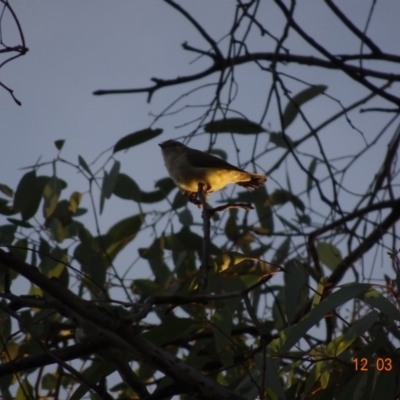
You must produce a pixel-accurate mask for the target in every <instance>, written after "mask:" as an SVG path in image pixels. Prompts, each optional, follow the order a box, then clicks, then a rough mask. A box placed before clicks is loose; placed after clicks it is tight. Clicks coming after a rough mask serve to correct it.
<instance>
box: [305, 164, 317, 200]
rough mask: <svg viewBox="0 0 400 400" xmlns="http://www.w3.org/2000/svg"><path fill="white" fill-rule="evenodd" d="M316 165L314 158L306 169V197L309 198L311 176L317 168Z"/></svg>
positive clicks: (311, 182)
mask: <svg viewBox="0 0 400 400" xmlns="http://www.w3.org/2000/svg"><path fill="white" fill-rule="evenodd" d="M317 163H318V160H317V159H316V158H313V159H312V161H311V163H310V166H309V167H308V175H307V195H308V197H310V192H311V188H312V184H313V179H312V178H313V176H314V173H315V170H316V168H317Z"/></svg>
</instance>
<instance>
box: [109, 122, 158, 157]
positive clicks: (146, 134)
mask: <svg viewBox="0 0 400 400" xmlns="http://www.w3.org/2000/svg"><path fill="white" fill-rule="evenodd" d="M162 132H163V130H162V129H150V128H148V129H143V130H141V131H137V132H134V133H130V134H129V135H126V136H124V137H123V138H122V139H120V140H118V142H117V143H116V144H115V146H114V151H113V154H115V153H116V152H118V151H121V150H126V149H129V148H131V147H133V146H137V145H139V144H141V143H144V142H147V141H148V140H151V139H154V138H155V137H157V136H159V135H161V134H162Z"/></svg>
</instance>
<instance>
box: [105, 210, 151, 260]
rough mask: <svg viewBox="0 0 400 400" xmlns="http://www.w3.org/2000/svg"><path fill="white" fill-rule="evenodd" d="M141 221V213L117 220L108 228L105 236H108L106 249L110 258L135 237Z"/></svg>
mask: <svg viewBox="0 0 400 400" xmlns="http://www.w3.org/2000/svg"><path fill="white" fill-rule="evenodd" d="M143 221H144V216H143V215H142V214H138V215H133V216H131V217H128V218H125V219H123V220H121V221H119V222H117V223H116V224H115V225H113V226H112V227H111V228H110V229H109V231H108V232H107V235H106V236H107V237H110V242H109V243H108V244H107V247H106V251H107V254H108V256H109V257H110V259H111V260H113V259H114V258H115V257H116V255H117V254H118V253H119V252H120V251H121V250H122V249H123V248H124V247H125V246H126V245H127V244H128V243H129V242H130V241H132V240H133V239H134V238H135V237H136V235H137V233H138V232H139V231H140V227H141V226H142V223H143Z"/></svg>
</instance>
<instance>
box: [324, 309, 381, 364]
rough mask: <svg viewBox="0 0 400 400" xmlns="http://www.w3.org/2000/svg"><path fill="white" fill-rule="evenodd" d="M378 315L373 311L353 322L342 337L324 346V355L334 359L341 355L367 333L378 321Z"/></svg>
mask: <svg viewBox="0 0 400 400" xmlns="http://www.w3.org/2000/svg"><path fill="white" fill-rule="evenodd" d="M378 318H379V314H378V312H377V311H375V310H373V311H371V312H369V313H368V314H366V315H364V316H362V317H361V318H360V319H357V320H356V321H354V322H353V324H352V325H351V326H350V328H349V329H347V330H346V333H345V334H344V335H340V336H338V337H336V338H335V339H334V340H332V342H330V343H329V344H328V346H326V349H325V351H326V355H327V356H328V357H332V358H335V357H337V356H339V355H340V354H341V353H343V352H344V351H345V350H346V349H347V348H348V347H349V346H350V345H351V344H352V343H353V342H354V341H355V340H356V339H357V338H358V337H359V336H361V335H363V334H364V333H365V332H367V331H368V329H369V328H371V326H372V325H373V324H374V323H375V322H376V321H377V320H378Z"/></svg>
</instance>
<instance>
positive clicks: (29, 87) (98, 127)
mask: <svg viewBox="0 0 400 400" xmlns="http://www.w3.org/2000/svg"><path fill="white" fill-rule="evenodd" d="M233 3H234V2H232V1H227V0H221V1H212V0H202V1H201V2H181V3H180V4H182V5H184V6H185V7H187V9H188V11H190V12H191V13H192V14H193V15H194V16H195V17H196V18H197V20H198V21H199V22H200V23H202V24H203V25H204V27H205V28H206V29H207V31H208V32H210V33H211V35H212V36H213V37H215V38H216V39H222V38H223V37H224V35H225V34H226V33H227V30H228V29H229V27H230V24H231V22H232V20H233V15H234V7H233V6H232V4H233ZM336 3H337V5H338V6H339V7H342V9H343V10H345V12H346V15H347V16H348V17H349V18H350V19H351V20H352V21H354V22H355V23H356V24H357V26H358V27H359V28H361V29H362V28H363V27H364V25H365V22H366V20H367V17H368V11H369V6H370V4H371V2H366V1H360V0H358V1H352V2H348V1H344V0H341V1H337V2H336ZM11 4H12V6H13V9H14V11H15V13H16V14H17V16H18V18H19V21H20V23H21V26H22V29H23V32H24V35H25V40H26V45H27V47H28V48H29V52H28V53H27V55H25V56H24V57H21V58H19V59H17V60H15V61H13V62H10V63H8V64H7V65H5V66H4V67H3V68H1V69H0V81H1V82H2V83H4V84H5V85H7V86H8V87H10V88H11V89H12V90H14V95H15V96H16V97H17V98H18V100H19V101H21V103H22V106H18V105H16V104H15V103H14V101H13V100H12V98H11V97H10V95H9V94H8V93H7V92H6V91H4V90H2V89H1V88H0V113H1V114H0V115H1V138H2V142H1V143H2V144H1V145H0V183H4V184H7V185H9V186H10V187H11V188H13V189H15V188H16V185H17V183H18V181H19V180H20V178H21V176H22V175H23V174H24V173H25V172H26V171H23V170H21V168H23V167H27V166H31V165H34V164H35V163H36V162H37V160H38V159H39V158H40V157H42V158H41V160H42V161H45V160H46V161H50V160H52V159H53V158H54V157H55V156H56V154H57V151H56V148H55V146H54V141H55V140H58V139H65V140H66V143H65V145H64V148H63V151H62V156H63V158H65V159H67V160H70V161H71V162H74V163H77V157H78V155H81V156H82V157H83V158H84V159H85V160H86V161H87V162H88V163H90V162H92V161H94V160H95V159H96V158H97V157H98V156H99V155H100V154H101V153H102V152H104V151H105V150H107V149H109V148H110V147H112V146H113V145H114V144H115V143H116V142H117V141H118V139H120V138H121V137H123V136H125V135H127V134H129V133H132V132H135V131H137V130H141V129H144V128H146V127H148V126H149V125H150V124H152V123H153V122H154V115H155V114H157V113H159V112H161V111H162V110H163V109H164V108H165V107H166V106H167V105H168V104H169V103H170V102H171V101H172V100H173V99H175V98H176V97H177V96H178V95H179V94H180V93H183V90H187V89H188V88H190V87H191V86H190V85H186V86H185V87H183V86H181V87H178V88H166V89H162V90H160V91H159V92H157V93H155V94H154V96H153V99H152V101H151V103H150V104H149V103H147V97H146V94H136V95H110V96H94V95H93V92H94V91H96V90H99V89H125V88H138V87H146V86H149V85H151V82H150V79H151V78H152V77H159V78H165V79H167V78H174V77H177V76H181V75H185V74H189V73H190V74H191V73H194V72H197V71H199V70H201V69H202V68H204V66H206V65H207V62H206V60H203V59H200V60H197V61H196V62H194V61H195V59H196V56H194V55H193V54H192V53H188V52H185V51H184V50H182V47H181V44H182V43H183V42H185V41H187V42H188V43H189V44H191V45H193V46H198V47H202V48H207V47H205V46H206V45H205V43H204V40H203V39H202V38H200V37H199V35H198V34H197V32H195V31H194V30H193V28H192V27H191V26H190V24H189V23H188V22H187V21H186V20H184V19H183V17H182V16H181V15H180V14H179V13H177V12H176V11H175V10H173V9H172V8H171V7H169V6H168V5H167V4H165V3H164V2H160V1H159V2H155V1H146V2H144V1H143V2H137V1H127V0H119V1H118V2H115V1H104V0H103V1H98V0H96V1H95V0H85V1H84V2H82V1H77V0H69V1H51V2H50V1H48V2H43V1H41V2H39V1H26V0H14V1H12V2H11ZM261 12H263V13H264V18H265V21H267V22H266V24H267V26H268V28H269V29H271V31H272V32H275V33H276V34H277V35H278V34H279V33H280V29H281V26H282V21H283V19H282V16H281V13H280V12H279V11H278V10H277V8H276V7H268V8H266V7H264V8H261ZM399 15H400V2H396V1H378V2H377V3H376V9H375V13H374V18H373V20H372V21H371V24H370V28H369V34H370V36H371V37H373V38H374V39H375V40H376V42H377V43H378V44H379V45H380V46H382V48H383V49H385V50H387V51H392V52H394V53H396V52H397V53H398V16H399ZM296 16H297V19H298V21H299V22H300V23H301V24H302V26H303V27H305V28H306V29H307V31H308V32H309V33H310V34H311V35H313V36H314V37H316V38H318V40H320V41H322V42H323V43H324V45H325V46H326V47H327V48H328V49H330V50H332V51H335V52H343V53H346V52H354V51H356V50H357V49H359V46H360V45H359V43H357V41H355V40H354V39H352V38H351V35H349V32H347V31H346V29H344V28H343V27H342V26H341V25H340V24H339V23H338V22H337V21H336V20H335V19H334V18H332V17H331V15H330V12H329V11H328V10H327V8H326V7H325V6H324V5H323V4H322V2H321V1H320V0H307V2H304V3H302V4H301V6H300V2H299V6H298V13H297V14H296ZM4 18H5V19H4V21H3V22H4V25H3V26H2V35H3V41H4V42H5V43H7V44H8V45H15V44H18V43H16V42H15V40H16V35H15V30H14V31H13V27H12V24H11V21H10V19H9V18H8V17H7V15H6V16H5V17H4ZM396 32H397V33H396ZM225 43H226V42H224V41H222V42H221V46H222V48H224V45H225ZM250 43H251V48H252V49H257V50H259V51H272V50H273V44H272V43H270V44H271V48H270V49H265V47H264V46H265V42H264V41H262V40H261V38H259V37H257V35H254V37H252V40H251V41H250ZM288 43H290V45H291V46H292V47H291V51H292V52H293V53H299V54H302V53H304V54H309V53H310V52H311V50H310V48H309V46H308V45H306V44H305V43H304V42H302V41H301V40H299V39H298V38H296V37H295V36H290V37H289V39H288ZM383 68H388V69H390V66H389V65H388V66H387V67H386V66H384V67H383ZM286 71H287V73H288V74H292V75H294V76H296V77H297V78H299V79H304V80H306V81H307V82H311V83H314V84H326V85H327V86H328V94H329V95H330V96H332V97H333V98H335V99H340V102H341V103H342V104H343V105H348V104H351V102H352V101H354V100H355V99H358V98H359V97H360V96H361V95H362V94H366V92H365V91H364V89H363V88H361V87H359V86H357V85H354V84H349V81H348V80H346V79H343V78H341V77H339V75H337V74H336V75H335V74H333V73H327V72H321V71H319V70H316V69H312V68H304V67H303V68H299V67H298V66H288V67H287V70H286ZM263 76H264V75H260V74H259V73H258V72H255V71H253V70H252V69H247V67H243V68H242V69H240V68H239V69H238V72H237V77H238V80H239V79H240V80H241V82H242V86H241V89H240V90H241V92H240V96H239V98H238V101H237V103H236V104H235V106H236V109H237V110H240V112H241V113H243V114H244V115H246V116H247V117H248V118H249V119H251V120H255V121H257V119H258V118H260V114H261V112H262V110H263V107H264V105H265V103H263V101H264V100H263V99H264V98H265V90H266V89H265V88H266V87H267V86H265V87H264V86H263V85H262V79H263ZM211 81H212V79H211V78H209V79H206V80H205V81H204V82H211ZM260 82H261V83H260ZM290 85H291V86H290V87H291V89H292V90H293V93H294V94H295V93H296V92H297V91H299V90H301V88H303V86H302V85H301V84H299V83H298V82H296V81H294V80H293V81H291V82H290ZM396 90H398V88H396V87H394V88H393V91H396ZM208 101H209V97H207V96H206V95H205V94H199V95H198V97H196V100H195V103H196V104H205V103H207V102H208ZM188 104H190V102H189V100H187V101H186V100H185V101H184V102H183V103H182V106H185V105H188ZM377 104H378V102H377ZM339 110H340V105H339V104H338V103H337V102H336V101H332V100H330V99H327V98H319V99H318V101H313V102H310V103H309V104H307V106H306V107H305V111H306V112H307V113H308V115H310V116H312V120H313V123H315V125H318V123H319V122H322V121H323V120H324V118H325V117H326V116H328V115H331V114H332V113H334V112H337V111H339ZM196 112H197V111H196V110H193V109H191V108H188V107H187V108H186V109H184V110H183V111H182V112H181V113H179V114H174V115H172V116H170V117H167V118H163V119H160V120H158V121H157V122H156V123H155V124H154V125H153V127H154V128H162V129H163V130H164V132H163V134H162V136H160V137H159V138H156V139H153V140H151V141H149V142H147V143H145V144H143V145H141V146H140V147H138V148H134V149H131V150H130V151H129V152H127V153H120V154H118V156H117V159H118V160H120V161H121V163H122V167H121V171H122V172H124V173H127V174H128V175H130V176H132V178H134V179H135V180H136V181H137V182H138V183H139V185H140V186H141V188H142V189H144V190H148V191H150V190H152V189H154V183H155V182H156V181H158V180H159V179H161V178H164V177H166V170H165V168H164V166H163V161H162V158H161V153H160V149H159V147H158V145H157V143H159V142H160V141H163V140H167V139H175V138H182V137H183V136H184V135H185V134H187V133H189V132H190V131H191V130H192V129H193V125H185V126H183V127H181V128H177V127H179V126H182V125H184V124H186V123H187V122H188V121H190V120H191V119H192V118H194V117H195V116H196V115H197V114H196ZM352 118H353V119H352V122H353V123H354V125H355V126H356V127H357V129H359V130H360V131H361V132H362V133H363V135H365V137H366V138H367V140H368V141H370V140H371V138H372V137H373V136H374V135H375V134H376V132H377V131H378V130H379V129H380V127H382V126H383V125H384V121H383V120H379V119H377V118H376V116H375V115H371V114H370V115H363V116H362V117H361V116H359V115H353V116H352ZM265 125H268V126H269V127H270V128H271V130H279V119H278V115H277V114H276V113H275V115H274V114H273V113H271V115H268V116H267V118H266V121H265ZM306 131H307V130H306V129H305V127H304V125H302V124H301V121H296V124H294V125H293V127H292V128H291V131H290V135H292V136H291V137H292V138H293V139H296V138H298V137H301V136H302V135H303V134H304V133H305V132H306ZM323 135H324V140H325V143H326V145H327V147H328V148H329V150H330V151H332V152H333V153H334V152H335V151H337V152H338V154H343V147H344V146H343V144H345V147H346V150H348V153H349V154H351V151H352V149H353V148H354V149H355V148H357V147H358V146H360V143H362V142H363V140H364V139H363V137H362V135H360V134H359V133H358V132H357V131H355V130H354V129H352V128H350V126H349V124H347V123H346V122H345V121H341V122H338V123H337V124H336V125H334V126H333V127H332V128H330V129H328V130H327V131H326V132H324V134H323ZM206 139H207V137H206V136H204V135H200V136H199V138H198V139H197V138H196V139H194V140H193V142H191V144H192V143H193V146H194V147H197V148H200V149H205V148H206V145H207V140H206ZM238 141H239V143H241V145H242V146H243V148H244V151H246V150H248V151H251V146H250V147H249V148H246V146H247V144H246V142H245V140H244V139H243V138H242V137H240V138H238ZM251 143H253V142H251ZM217 147H219V148H224V149H228V150H229V149H233V147H232V145H231V144H230V143H229V141H228V140H227V139H225V138H223V139H219V140H218V142H217ZM384 150H385V147H384V146H383V147H381V148H379V147H378V148H377V149H375V151H376V153H375V154H374V155H373V156H371V157H369V159H368V164H365V163H364V164H363V163H360V164H358V165H357V166H356V168H355V169H354V172H353V175H352V176H350V177H349V179H353V180H354V179H356V180H357V182H359V183H360V185H361V184H362V183H363V180H364V179H366V178H365V176H366V175H365V171H366V170H368V169H371V171H373V170H374V169H375V167H374V166H377V165H380V163H381V161H382V158H383V155H384ZM108 155H109V153H108ZM274 157H275V156H274V155H273V154H272V155H271V160H273V159H274ZM106 158H107V155H105V156H103V158H102V159H103V160H106ZM243 159H245V156H244V157H243ZM229 161H230V162H234V161H236V158H232V159H231V158H230V159H229ZM96 165H97V166H98V167H100V166H101V165H102V164H101V162H100V163H99V164H96ZM109 166H111V165H109ZM58 168H59V170H58V171H57V172H58V173H59V174H60V176H61V177H63V178H64V179H66V180H67V181H68V182H70V187H69V188H68V189H67V191H66V196H67V197H68V196H69V194H70V193H71V192H72V191H75V190H78V191H82V192H84V191H86V190H87V182H86V181H85V180H83V179H81V178H80V177H79V176H77V174H76V171H75V170H73V169H71V168H69V167H67V166H59V167H58ZM263 169H264V170H268V165H264V164H263ZM41 171H42V173H46V174H48V175H50V174H51V173H52V171H51V168H50V167H47V168H46V169H43V170H41ZM296 174H297V172H296V170H295V168H294V169H293V177H294V181H296V179H295V178H296ZM284 181H285V176H284V175H280V174H279V173H276V175H274V176H271V177H270V179H269V181H268V185H269V189H270V190H273V188H277V187H279V185H280V184H282V182H284ZM365 182H367V180H365ZM297 183H298V184H299V186H298V188H299V190H300V188H301V187H304V182H303V181H302V182H294V185H295V186H296V184H297ZM360 187H361V186H360ZM114 204H117V206H115V205H114V206H109V205H108V204H107V205H106V209H105V212H104V217H103V218H102V220H101V222H100V223H101V227H102V228H103V229H106V228H107V227H109V226H110V225H112V224H113V223H115V222H116V221H118V220H119V219H121V218H124V217H126V216H129V215H132V214H135V213H137V212H138V210H137V208H135V207H134V206H133V205H132V204H131V203H129V204H127V203H124V202H122V201H119V200H116V203H114ZM83 205H86V206H87V207H88V206H89V200H88V198H85V199H84V201H83ZM3 221H4V218H3V217H2V216H0V223H3ZM87 221H88V223H89V224H93V223H94V221H93V218H91V217H88V220H87ZM92 226H93V225H92ZM137 247H138V246H137V245H136V244H135V249H137Z"/></svg>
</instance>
